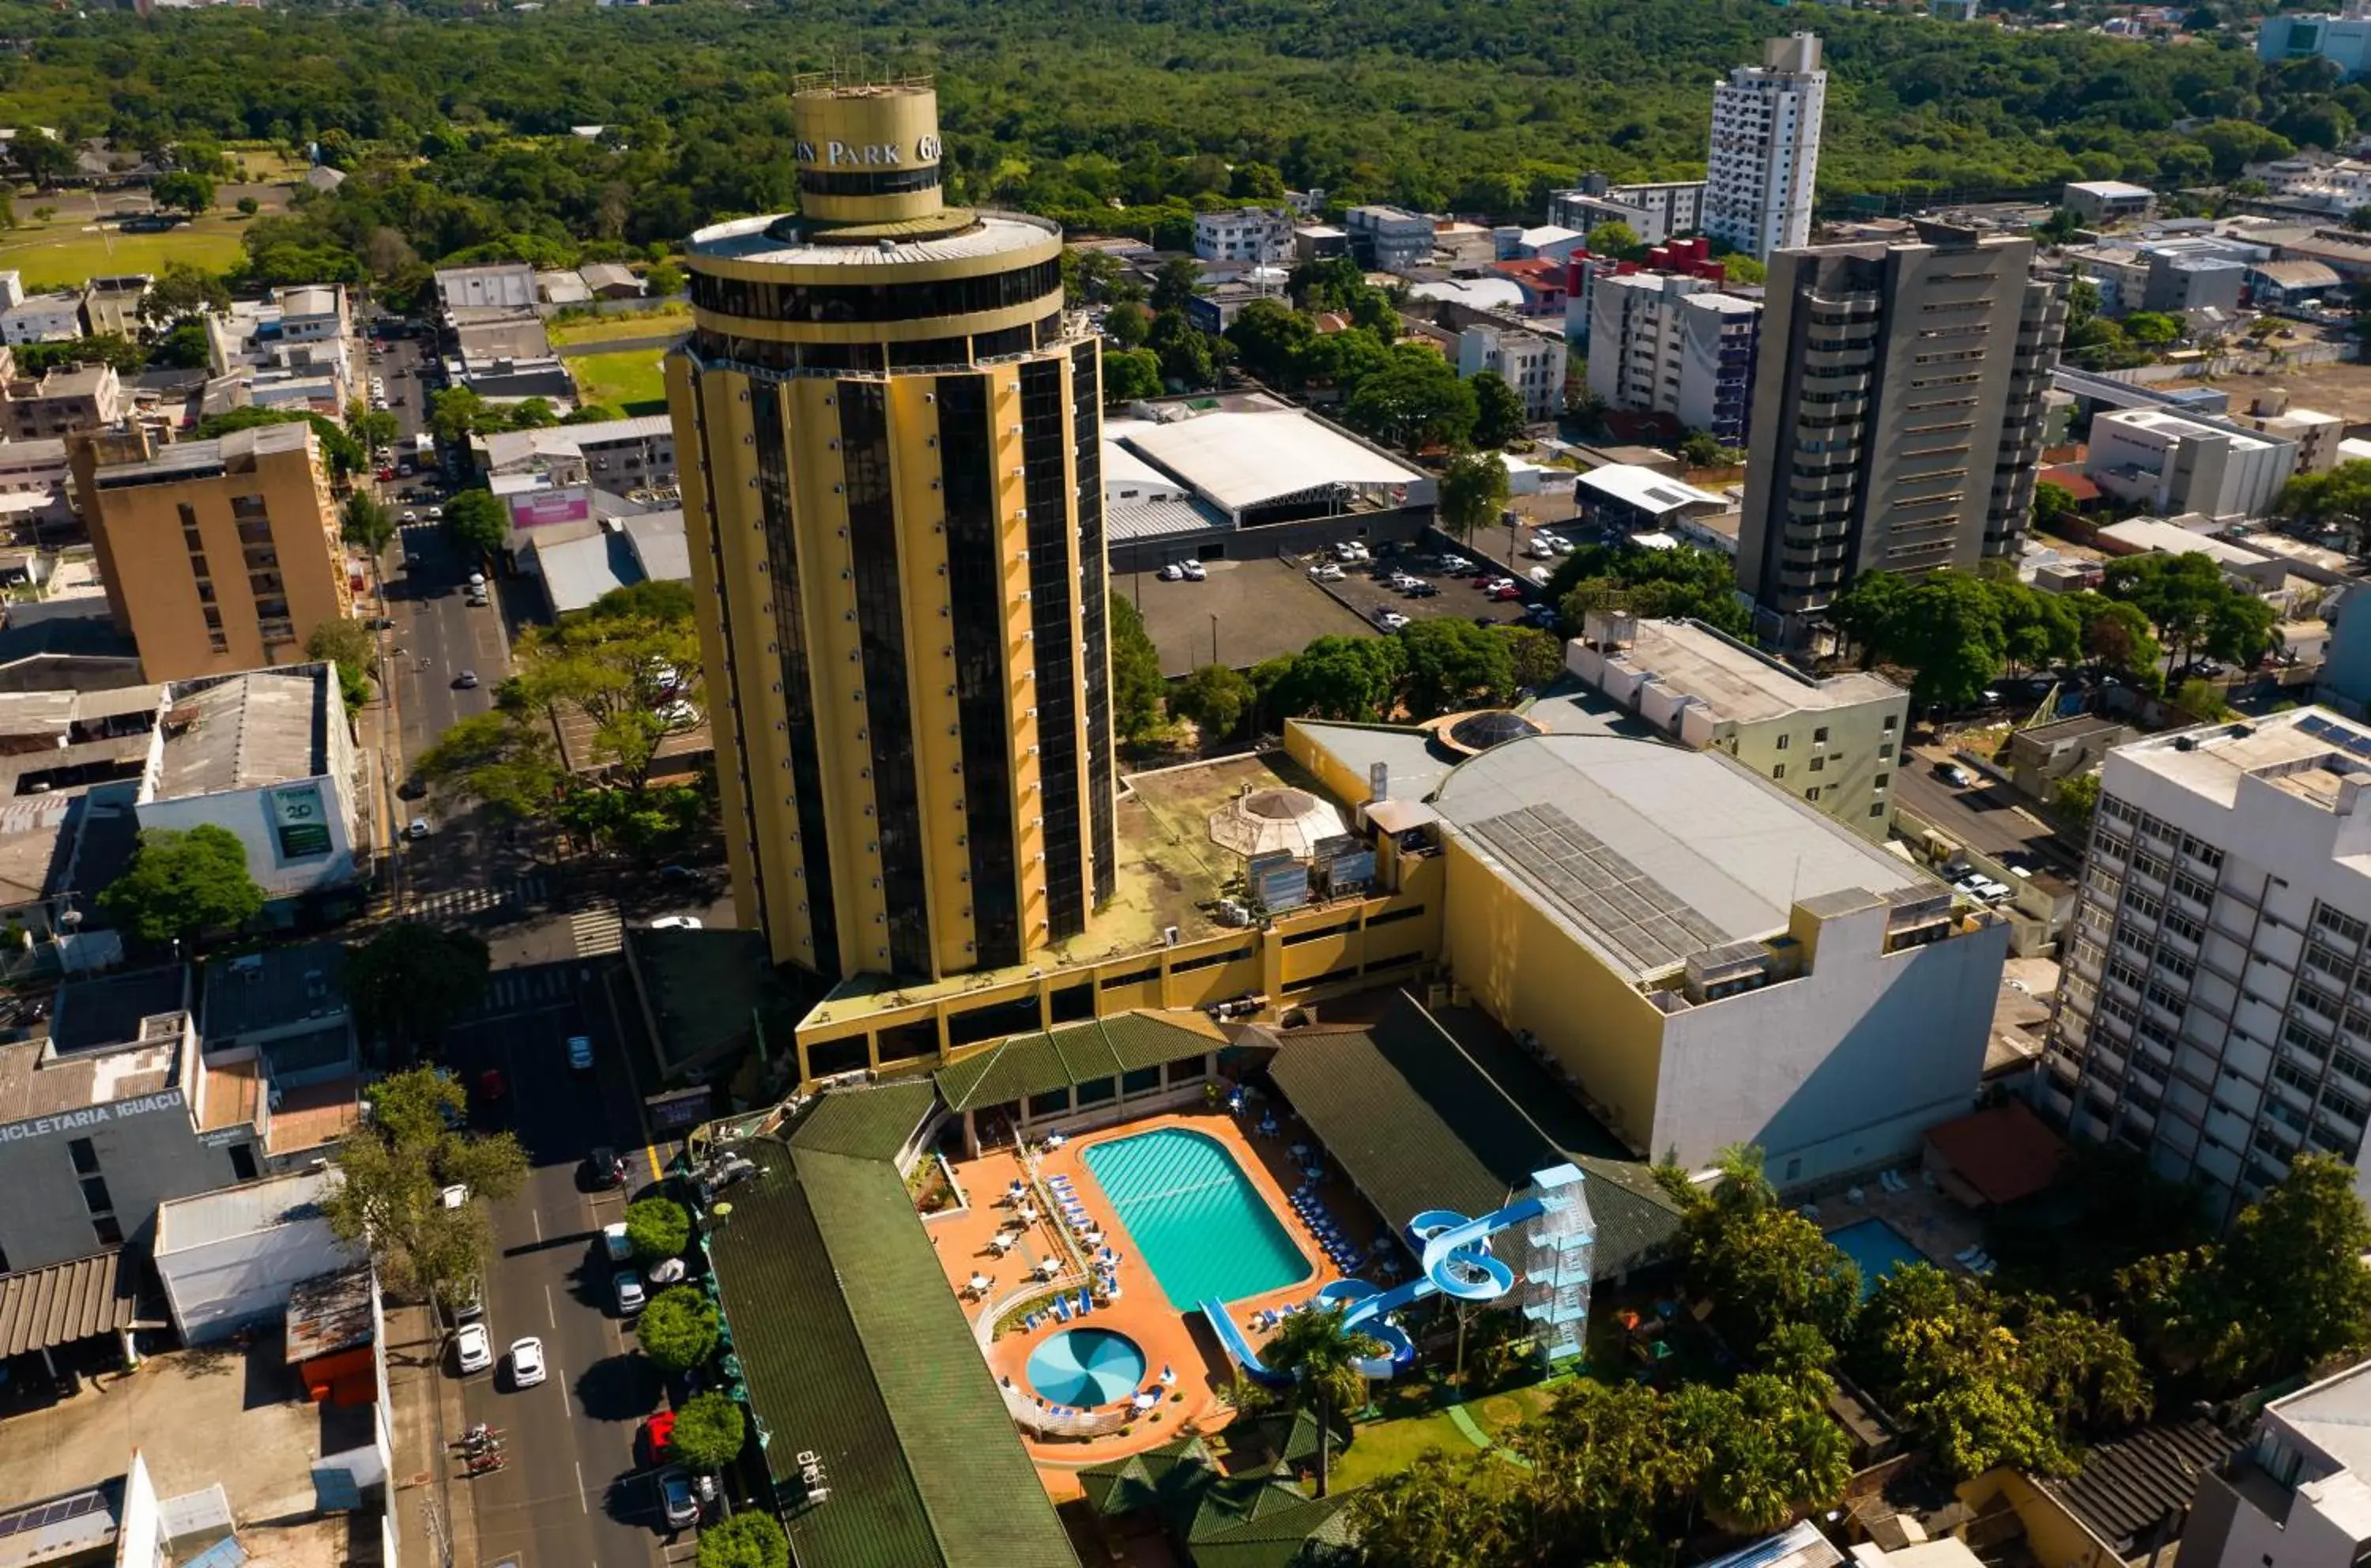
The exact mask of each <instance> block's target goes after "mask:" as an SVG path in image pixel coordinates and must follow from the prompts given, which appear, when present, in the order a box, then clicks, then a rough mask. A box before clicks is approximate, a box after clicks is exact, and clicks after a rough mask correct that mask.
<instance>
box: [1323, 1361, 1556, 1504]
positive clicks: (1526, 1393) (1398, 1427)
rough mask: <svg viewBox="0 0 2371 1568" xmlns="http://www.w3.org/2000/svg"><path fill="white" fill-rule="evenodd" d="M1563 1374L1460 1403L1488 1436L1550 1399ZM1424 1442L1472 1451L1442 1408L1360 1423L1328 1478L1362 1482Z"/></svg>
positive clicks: (1412, 1454) (1401, 1463)
mask: <svg viewBox="0 0 2371 1568" xmlns="http://www.w3.org/2000/svg"><path fill="white" fill-rule="evenodd" d="M1566 1381H1567V1379H1566V1378H1551V1379H1550V1380H1548V1381H1547V1382H1544V1383H1527V1384H1525V1385H1523V1386H1522V1387H1521V1388H1517V1389H1505V1390H1503V1391H1501V1392H1499V1393H1495V1394H1485V1395H1483V1396H1482V1397H1481V1398H1480V1399H1477V1400H1474V1401H1470V1402H1469V1403H1468V1404H1467V1405H1466V1406H1465V1413H1466V1414H1467V1415H1468V1416H1470V1417H1472V1418H1473V1421H1474V1424H1475V1425H1477V1426H1479V1427H1480V1428H1482V1430H1483V1431H1484V1432H1485V1433H1486V1434H1488V1435H1490V1436H1492V1437H1494V1438H1495V1437H1497V1436H1498V1435H1499V1434H1500V1433H1502V1432H1504V1431H1506V1430H1507V1429H1508V1428H1509V1427H1510V1426H1512V1425H1514V1424H1516V1423H1517V1422H1519V1421H1523V1420H1526V1419H1528V1418H1529V1417H1532V1416H1534V1415H1537V1414H1539V1413H1540V1412H1542V1411H1544V1410H1546V1409H1547V1408H1548V1406H1549V1405H1550V1404H1553V1403H1554V1402H1555V1401H1556V1391H1557V1389H1559V1388H1561V1387H1562V1386H1563V1384H1564V1383H1565V1382H1566ZM1427 1448H1439V1449H1440V1451H1441V1452H1442V1453H1444V1454H1447V1455H1448V1456H1449V1457H1450V1458H1462V1457H1463V1456H1464V1455H1466V1454H1470V1453H1473V1452H1474V1451H1475V1447H1474V1439H1473V1438H1471V1437H1469V1436H1467V1435H1466V1434H1465V1431H1464V1429H1463V1426H1461V1425H1460V1424H1458V1422H1457V1421H1456V1420H1455V1419H1453V1418H1452V1416H1451V1415H1450V1413H1449V1412H1448V1411H1447V1410H1436V1411H1430V1412H1426V1413H1423V1414H1420V1415H1406V1416H1401V1417H1398V1418H1396V1419H1394V1420H1389V1421H1371V1422H1367V1423H1365V1424H1361V1425H1360V1426H1359V1429H1358V1432H1357V1435H1356V1436H1355V1438H1354V1440H1353V1441H1352V1442H1351V1444H1350V1447H1348V1448H1347V1449H1346V1450H1344V1451H1343V1452H1342V1453H1341V1454H1339V1455H1337V1456H1336V1458H1335V1460H1334V1475H1333V1481H1334V1484H1335V1485H1336V1486H1339V1487H1345V1488H1347V1487H1352V1486H1359V1485H1362V1484H1364V1483H1365V1482H1370V1481H1373V1480H1376V1479H1378V1478H1379V1477H1382V1476H1386V1475H1391V1474H1393V1473H1394V1472H1396V1471H1399V1470H1405V1469H1406V1468H1407V1467H1408V1466H1410V1465H1412V1464H1414V1463H1415V1462H1416V1460H1417V1456H1419V1455H1421V1454H1422V1453H1423V1452H1424V1451H1425V1450H1426V1449H1427Z"/></svg>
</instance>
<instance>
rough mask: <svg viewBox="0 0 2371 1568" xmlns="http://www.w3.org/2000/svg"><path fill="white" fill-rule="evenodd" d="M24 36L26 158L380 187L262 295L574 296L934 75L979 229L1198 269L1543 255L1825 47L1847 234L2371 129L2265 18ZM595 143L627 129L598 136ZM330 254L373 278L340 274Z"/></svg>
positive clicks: (801, 25)
mask: <svg viewBox="0 0 2371 1568" xmlns="http://www.w3.org/2000/svg"><path fill="white" fill-rule="evenodd" d="M0 17H5V22H0V31H5V34H6V37H8V38H9V39H10V40H13V41H14V42H15V43H16V44H17V51H16V52H13V53H10V54H6V55H0V104H4V105H6V117H7V118H8V119H9V120H10V121H13V122H14V123H17V124H19V125H21V124H25V123H28V122H30V123H36V124H48V125H53V126H56V127H57V128H58V129H59V130H60V131H61V132H62V133H65V134H66V135H68V136H70V137H86V136H97V135H105V136H109V137H111V138H113V139H115V140H116V142H117V143H118V144H121V145H124V146H136V147H140V148H143V149H144V150H146V149H156V148H162V147H167V146H170V145H172V144H175V143H177V142H185V141H192V140H195V141H203V140H207V139H212V140H214V141H233V140H240V139H264V140H270V141H275V142H281V143H285V144H294V145H296V146H298V147H303V146H305V145H306V144H318V147H319V148H320V153H321V156H322V157H323V158H324V159H325V161H328V162H330V163H332V164H334V165H336V166H337V167H341V168H343V169H345V170H347V171H348V172H349V173H350V174H353V175H356V176H359V177H360V178H357V179H350V180H349V181H348V182H347V184H346V186H345V187H344V188H342V189H341V190H340V191H339V192H338V193H337V194H336V195H334V196H331V197H327V198H322V199H319V200H316V201H312V202H307V203H306V204H304V205H303V206H302V207H301V208H300V211H299V212H298V213H296V214H295V215H294V216H291V217H286V218H268V219H265V220H263V221H262V222H261V223H260V224H258V225H256V227H255V230H254V232H253V233H252V234H251V235H250V236H249V245H248V249H249V256H250V269H249V271H250V275H251V276H252V277H253V278H254V280H255V281H259V282H272V281H283V274H285V275H287V276H291V277H293V276H294V274H293V273H290V272H289V271H288V270H289V268H291V267H294V268H296V269H298V270H299V271H302V270H305V269H310V270H311V271H310V273H309V275H312V276H339V275H345V276H359V275H361V274H363V273H365V272H367V273H369V274H373V275H376V276H377V277H379V278H381V279H382V280H387V281H392V280H394V279H395V278H397V277H398V276H399V275H401V274H404V273H406V272H411V271H416V270H417V269H418V268H420V267H421V266H422V265H423V264H424V263H428V262H434V261H439V260H445V259H454V258H457V257H458V258H465V259H474V258H479V257H491V256H494V255H514V256H516V257H518V259H527V260H535V261H538V262H542V263H548V264H561V263H564V262H568V261H572V260H575V259H589V258H594V257H597V256H598V255H601V254H610V253H629V254H630V253H632V252H635V251H642V250H655V249H657V248H665V247H667V246H670V245H673V244H676V243H677V242H679V241H680V240H681V239H682V238H683V236H685V235H687V234H688V232H689V231H690V230H691V229H693V228H694V227H697V226H698V225H701V224H705V223H709V222H712V221H714V220H716V219H717V218H719V217H722V216H726V215H730V214H734V213H748V212H758V211H771V210H781V209H784V208H788V207H790V206H792V205H794V204H795V202H794V193H793V178H792V166H791V160H790V142H791V98H790V95H791V90H792V79H793V77H794V75H796V74H797V73H800V72H803V71H811V70H818V69H826V68H829V67H831V66H834V65H835V64H837V65H839V66H840V67H841V68H843V69H850V70H854V71H858V72H861V73H864V74H870V75H894V74H908V73H931V74H934V75H936V77H937V80H938V86H939V91H940V97H941V103H942V113H943V121H944V129H945V132H946V136H947V142H948V146H949V151H950V156H951V160H952V164H953V168H954V188H955V195H956V197H957V198H958V199H959V200H963V201H967V202H974V203H980V204H989V203H993V204H998V205H1004V206H1012V207H1020V208H1024V209H1026V210H1030V211H1035V212H1038V213H1046V214H1047V215H1049V216H1053V217H1057V218H1059V219H1061V220H1062V221H1064V222H1065V223H1066V224H1068V225H1071V226H1072V227H1074V228H1094V229H1098V230H1103V231H1119V232H1135V233H1139V234H1144V235H1146V236H1155V237H1161V238H1162V239H1164V240H1171V241H1174V239H1175V237H1176V236H1177V230H1178V227H1179V225H1180V223H1181V221H1182V219H1183V217H1184V215H1185V214H1190V213H1191V211H1192V210H1193V208H1194V207H1195V206H1197V205H1210V204H1214V203H1218V202H1225V201H1232V200H1237V199H1242V198H1245V197H1260V196H1271V195H1274V194H1277V193H1278V192H1279V191H1280V190H1282V189H1283V188H1284V187H1286V186H1290V187H1293V188H1297V189H1301V188H1308V187H1311V186H1315V187H1320V188H1323V189H1324V190H1326V191H1327V192H1328V193H1329V194H1330V195H1331V196H1333V197H1334V198H1335V199H1336V200H1337V201H1338V202H1361V201H1390V202H1402V203H1405V204H1408V205H1412V206H1417V207H1420V208H1426V209H1430V210H1436V211H1440V210H1455V211H1460V212H1474V213H1486V214H1488V215H1490V216H1493V217H1497V218H1502V219H1510V220H1512V219H1526V218H1528V219H1533V220H1536V219H1537V218H1538V217H1539V216H1540V214H1541V212H1542V203H1543V202H1544V195H1545V192H1546V191H1547V190H1550V189H1552V188H1554V187H1556V186H1558V185H1562V184H1567V183H1569V182H1571V181H1572V180H1573V179H1575V178H1576V177H1577V176H1578V175H1579V173H1580V172H1581V171H1583V170H1585V169H1590V168H1602V169H1603V170H1605V171H1606V172H1608V173H1609V174H1612V175H1613V176H1614V177H1616V178H1617V179H1633V178H1648V177H1673V178H1676V177H1683V176H1688V175H1693V174H1700V173H1701V172H1702V168H1703V158H1704V142H1705V134H1706V123H1707V121H1708V119H1709V110H1710V88H1711V85H1712V83H1713V81H1714V80H1715V79H1716V78H1717V77H1718V75H1720V74H1721V73H1723V72H1724V71H1726V70H1727V69H1728V68H1729V66H1731V65H1735V64H1740V63H1751V62H1754V61H1757V60H1758V59H1759V57H1760V48H1761V41H1762V40H1763V39H1764V38H1766V37H1769V36H1772V35H1775V34H1777V33H1781V32H1785V31H1787V30H1790V29H1798V28H1805V29H1816V30H1817V31H1819V32H1820V33H1821V34H1822V37H1823V38H1825V39H1826V40H1827V43H1828V51H1829V65H1830V69H1831V85H1830V89H1829V101H1828V110H1827V120H1826V132H1825V138H1824V145H1823V149H1822V164H1821V180H1820V185H1821V197H1822V205H1823V206H1826V207H1828V208H1831V209H1835V208H1840V207H1842V206H1843V205H1844V204H1845V202H1847V201H1848V200H1849V199H1851V198H1854V197H1868V196H1876V197H1887V198H1893V199H1895V204H1897V205H1898V204H1899V203H1900V202H1902V201H1907V200H1913V199H1918V198H1924V197H1927V196H1933V195H1942V196H1950V197H1957V198H1971V199H1972V198H1976V197H1987V196H1995V195H2006V194H2008V193H2011V192H2020V191H2022V192H2035V193H2040V192H2044V191H2048V190H2053V189H2054V187H2055V186H2056V185H2057V183H2058V182H2060V181H2062V180H2065V179H2076V178H2124V179H2141V180H2148V181H2153V182H2157V183H2161V184H2183V183H2195V182H2198V181H2202V180H2209V179H2215V178H2218V177H2222V178H2228V177H2230V176H2232V175H2234V174H2236V173H2237V171H2238V167H2239V166H2240V164H2241V163H2243V162H2245V161H2247V160H2248V159H2250V158H2251V157H2259V156H2267V155H2270V154H2274V153H2278V152H2282V151H2285V150H2287V149H2289V148H2290V147H2292V146H2294V145H2297V144H2319V145H2341V144H2345V143H2346V142H2347V141H2349V140H2350V139H2351V138H2352V136H2353V134H2354V128H2355V123H2356V121H2357V119H2358V118H2360V119H2362V120H2364V121H2365V122H2371V89H2366V88H2365V87H2364V86H2361V85H2357V84H2349V85H2345V86H2339V85H2338V84H2336V83H2335V81H2334V80H2333V79H2332V73H2331V71H2330V69H2329V68H2328V67H2327V66H2325V65H2323V64H2322V63H2319V62H2306V63H2299V64H2291V65H2284V66H2282V67H2279V68H2277V69H2269V70H2268V69H2267V68H2265V67H2263V66H2261V65H2260V64H2259V63H2258V62H2257V61H2256V60H2255V58H2254V56H2253V54H2252V53H2251V52H2250V49H2249V46H2248V35H2250V34H2251V31H2252V28H2251V24H2250V23H2248V22H2246V21H2244V20H2238V19H2235V21H2234V24H2233V25H2232V26H2231V27H2230V28H2228V29H2223V28H2216V29H2212V30H2209V31H2207V32H2205V33H2203V35H2202V36H2201V38H2200V40H2199V41H2196V42H2193V43H2191V44H2186V45H2179V46H2162V45H2149V44H2145V43H2138V42H2126V41H2122V40H2114V39H2110V38H2107V37H2103V36H2100V35H2098V34H2092V33H2088V32H2084V31H2080V30H2069V31H2065V32H2053V33H2043V32H2034V31H2022V30H2014V31H2013V30H2007V29H1997V28H1994V27H1989V26H1983V25H1974V26H1968V25H1951V24H1945V23H1939V22H1934V21H1930V20H1927V19H1926V18H1924V17H1905V16H1898V15H1892V14H1886V13H1879V12H1873V11H1856V10H1844V9H1837V8H1831V7H1828V6H1794V7H1787V6H1769V5H1766V4H1761V3H1758V0H1492V3H1489V4H1459V3H1453V0H1413V3H1408V4H1384V3H1382V0H1322V3H1318V4H1311V3H1309V0H1144V3H1141V4H1134V5H1128V6H1119V7H1115V6H1110V5H1108V4H1100V3H1098V4H1091V3H1089V0H977V3H971V0H966V3H957V0H918V3H913V4H900V5H898V6H894V7H893V6H882V5H869V4H862V3H859V0H813V3H807V4H802V5H800V6H796V7H795V8H793V7H790V6H780V5H754V6H746V7H745V6H738V5H734V4H728V3H725V0H688V3H685V4H678V5H667V6H656V7H653V8H650V9H639V8H626V7H619V8H614V9H596V8H594V7H592V6H589V5H584V4H582V3H581V0H558V3H556V4H554V5H552V6H549V7H548V8H546V9H543V10H540V11H536V12H527V13H522V12H517V11H508V12H498V13H488V14H482V15H463V14H462V13H461V12H460V11H459V10H458V8H457V7H456V6H440V5H438V4H435V3H431V4H427V5H423V6H414V7H408V8H397V7H394V6H359V7H351V8H348V7H339V8H327V7H317V6H272V7H269V8H266V9H261V10H253V9H247V8H244V7H232V6H220V7H213V8H207V9H202V10H175V11H160V12H158V13H157V15H156V16H155V17H153V18H148V19H142V18H139V17H135V16H133V15H132V14H130V13H127V12H101V13H96V14H92V15H89V16H87V17H83V16H76V15H73V14H69V13H58V12H53V11H51V10H49V9H47V8H45V7H40V6H33V5H30V4H27V3H24V0H8V3H6V4H5V5H0ZM2198 19H2199V20H2200V21H2201V22H2202V23H2203V22H2206V21H2211V20H2212V19H2213V16H2212V13H2211V12H2205V11H2202V13H2201V15H2200V17H2199V18H2198ZM586 124H597V125H602V126H606V127H607V132H606V133H604V134H603V135H602V136H601V137H599V138H598V139H596V140H585V139H583V138H579V137H576V136H573V135H572V134H570V128H571V127H573V126H579V125H586ZM274 252H276V253H277V262H276V263H275V261H274V260H273V259H272V256H273V253H274ZM324 252H343V253H344V255H345V257H346V258H347V262H346V264H345V271H342V272H340V271H327V272H325V271H322V270H321V268H322V264H323V262H324V261H325V259H327V258H326V257H325V255H324V254H323V253H324Z"/></svg>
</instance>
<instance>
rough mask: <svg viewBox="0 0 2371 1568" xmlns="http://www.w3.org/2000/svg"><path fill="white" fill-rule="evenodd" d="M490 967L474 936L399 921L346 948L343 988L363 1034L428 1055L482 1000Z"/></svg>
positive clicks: (480, 942)
mask: <svg viewBox="0 0 2371 1568" xmlns="http://www.w3.org/2000/svg"><path fill="white" fill-rule="evenodd" d="M492 968H493V962H492V957H491V955H490V954H489V952H488V951H487V948H486V940H485V939H484V938H483V937H480V936H479V935H478V934H477V933H476V932H475V931H469V930H462V929H457V928H456V929H446V928H443V927H438V926H430V925H425V924H422V922H420V921H417V920H399V921H397V922H396V923H395V924H393V925H391V926H387V927H386V928H382V929H381V930H379V931H378V932H377V933H376V935H374V936H372V937H371V939H370V940H367V941H364V942H361V943H357V944H355V945H353V946H351V947H349V948H347V949H346V962H345V967H344V969H343V971H342V972H341V974H340V976H339V982H338V983H339V986H341V988H342V989H343V990H344V992H345V995H346V1000H347V1002H348V1003H349V1004H350V1005H351V1006H352V1007H353V1012H354V1023H355V1025H356V1027H358V1028H359V1029H361V1030H362V1031H363V1032H364V1034H365V1035H376V1036H380V1037H383V1038H385V1039H387V1040H390V1041H393V1042H395V1043H397V1044H399V1045H402V1046H405V1047H409V1048H412V1049H425V1048H427V1047H429V1046H431V1045H433V1044H434V1043H435V1041H436V1040H437V1038H438V1037H439V1036H441V1035H442V1034H443V1033H444V1032H445V1030H446V1029H448V1028H449V1027H451V1025H452V1023H453V1020H455V1019H457V1018H458V1017H460V1015H461V1014H462V1013H464V1012H466V1011H468V1009H470V1008H472V1007H475V1006H476V1005H477V1004H478V1003H479V1002H480V1000H482V999H483V998H484V997H485V994H486V981H487V977H488V975H489V974H491V973H492Z"/></svg>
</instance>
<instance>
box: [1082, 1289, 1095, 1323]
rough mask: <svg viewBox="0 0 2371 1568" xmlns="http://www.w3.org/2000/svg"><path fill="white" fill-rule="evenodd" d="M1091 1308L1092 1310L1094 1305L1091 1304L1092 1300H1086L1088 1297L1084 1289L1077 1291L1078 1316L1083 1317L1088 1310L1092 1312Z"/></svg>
mask: <svg viewBox="0 0 2371 1568" xmlns="http://www.w3.org/2000/svg"><path fill="white" fill-rule="evenodd" d="M1093 1310H1094V1305H1093V1302H1091V1301H1089V1300H1088V1298H1087V1293H1086V1292H1085V1291H1084V1290H1081V1291H1080V1292H1079V1316H1080V1317H1081V1318H1083V1317H1085V1316H1086V1315H1087V1314H1088V1313H1090V1312H1092V1311H1093Z"/></svg>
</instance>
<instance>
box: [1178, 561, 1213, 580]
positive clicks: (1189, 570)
mask: <svg viewBox="0 0 2371 1568" xmlns="http://www.w3.org/2000/svg"><path fill="white" fill-rule="evenodd" d="M1177 570H1178V571H1182V572H1184V573H1185V581H1186V582H1202V581H1204V580H1205V579H1207V578H1208V577H1209V575H1210V574H1209V571H1207V570H1205V569H1204V567H1203V565H1202V563H1201V562H1200V561H1198V560H1181V561H1179V562H1178V563H1177Z"/></svg>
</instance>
